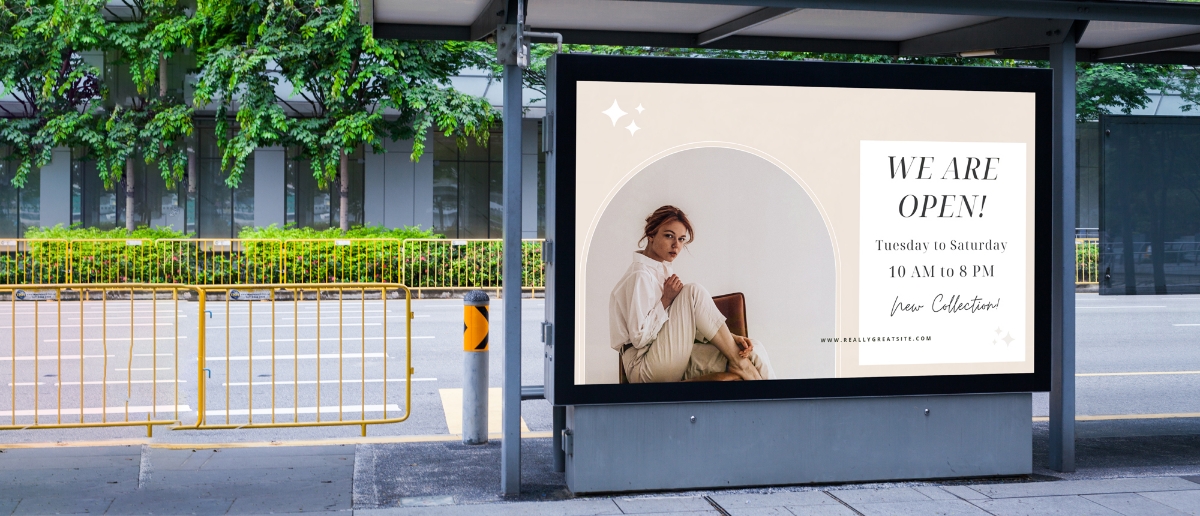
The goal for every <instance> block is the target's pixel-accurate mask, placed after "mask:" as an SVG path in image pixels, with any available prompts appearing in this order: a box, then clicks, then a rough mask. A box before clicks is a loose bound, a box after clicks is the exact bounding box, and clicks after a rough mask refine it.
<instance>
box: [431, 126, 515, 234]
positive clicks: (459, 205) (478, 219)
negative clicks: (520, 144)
mask: <svg viewBox="0 0 1200 516" xmlns="http://www.w3.org/2000/svg"><path fill="white" fill-rule="evenodd" d="M433 147H434V162H433V230H434V232H437V233H441V234H444V235H446V236H447V237H449V238H500V237H501V236H502V232H501V225H502V224H503V215H504V190H503V182H504V174H503V170H504V166H503V163H502V161H501V160H502V157H503V148H502V134H501V131H500V129H499V128H496V129H495V130H493V131H492V132H491V134H490V135H489V136H488V140H487V146H486V147H484V146H480V145H479V144H478V143H477V142H476V141H475V140H474V139H469V140H468V141H467V146H466V148H459V147H458V144H457V142H455V140H454V138H451V137H446V136H443V135H442V134H440V133H435V134H434V137H433Z"/></svg>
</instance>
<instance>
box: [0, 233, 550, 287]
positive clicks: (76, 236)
mask: <svg viewBox="0 0 1200 516" xmlns="http://www.w3.org/2000/svg"><path fill="white" fill-rule="evenodd" d="M27 235H28V237H29V238H31V239H46V240H37V241H33V242H30V243H29V244H28V245H26V246H25V247H24V248H22V249H21V252H12V251H14V249H12V248H11V247H10V248H7V249H5V248H3V247H2V246H0V283H3V284H22V283H125V282H144V283H182V284H193V285H205V284H207V285H213V284H254V283H259V284H261V283H335V282H388V283H403V284H405V285H408V286H410V287H424V288H439V287H458V288H461V287H478V288H496V287H499V286H500V279H501V278H500V275H501V258H502V245H501V243H500V242H499V241H496V240H483V241H479V240H463V241H448V240H440V239H441V238H442V235H438V234H435V233H433V232H432V231H428V230H422V229H420V228H417V227H406V228H398V229H387V228H383V227H378V226H375V227H356V228H353V229H351V230H350V231H349V232H348V233H347V234H346V235H342V234H341V232H340V231H339V230H337V229H336V228H334V229H330V230H324V231H318V230H313V229H309V228H295V227H290V226H288V227H278V226H274V225H272V226H268V227H265V228H254V229H245V230H243V231H241V232H240V233H239V235H238V236H239V237H240V238H241V240H240V241H219V240H217V241H214V240H195V239H190V238H188V236H189V235H185V234H183V233H182V232H178V231H174V230H172V229H170V228H154V229H150V228H139V229H138V230H137V231H135V232H134V234H133V235H130V236H126V235H125V232H124V230H119V229H118V230H111V231H102V230H96V229H92V228H64V227H62V226H56V227H54V228H48V229H34V230H30V231H29V232H28V233H27ZM104 239H109V240H106V241H95V240H104ZM130 241H133V242H130ZM406 242H407V243H406ZM131 243H132V244H139V243H140V244H141V245H130V244H131ZM456 244H459V245H456ZM522 248H523V249H522V251H523V260H522V261H523V265H524V267H523V271H522V276H523V278H522V279H523V285H524V286H526V287H531V286H532V287H543V286H544V285H545V280H544V278H545V265H544V264H543V263H542V260H541V247H540V244H539V243H538V242H525V243H524V244H523V245H522ZM5 251H7V252H5Z"/></svg>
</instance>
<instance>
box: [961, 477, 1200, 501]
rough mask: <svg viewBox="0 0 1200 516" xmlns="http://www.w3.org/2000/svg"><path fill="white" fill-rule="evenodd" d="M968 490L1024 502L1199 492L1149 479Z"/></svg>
mask: <svg viewBox="0 0 1200 516" xmlns="http://www.w3.org/2000/svg"><path fill="white" fill-rule="evenodd" d="M971 488H972V489H974V490H976V491H979V492H980V493H983V494H984V495H987V496H988V497H991V498H1027V497H1031V496H1064V495H1084V494H1109V493H1140V492H1144V491H1184V490H1196V489H1200V484H1195V483H1192V482H1188V481H1187V480H1184V479H1182V478H1179V477H1153V478H1110V479H1102V480H1060V481H1057V482H1024V483H1019V484H986V485H978V486H971Z"/></svg>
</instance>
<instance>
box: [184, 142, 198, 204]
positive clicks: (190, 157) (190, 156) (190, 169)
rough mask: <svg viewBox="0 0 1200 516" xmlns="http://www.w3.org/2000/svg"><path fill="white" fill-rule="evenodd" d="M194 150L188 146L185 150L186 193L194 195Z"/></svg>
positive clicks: (195, 178)
mask: <svg viewBox="0 0 1200 516" xmlns="http://www.w3.org/2000/svg"><path fill="white" fill-rule="evenodd" d="M196 181H198V179H197V177H196V148H195V147H194V146H192V145H188V148H187V193H188V194H189V195H194V194H195V193H196Z"/></svg>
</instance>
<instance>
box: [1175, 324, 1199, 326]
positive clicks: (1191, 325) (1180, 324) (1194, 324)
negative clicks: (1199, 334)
mask: <svg viewBox="0 0 1200 516" xmlns="http://www.w3.org/2000/svg"><path fill="white" fill-rule="evenodd" d="M1171 326H1200V324H1172V325H1171Z"/></svg>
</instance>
